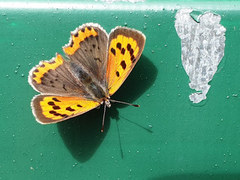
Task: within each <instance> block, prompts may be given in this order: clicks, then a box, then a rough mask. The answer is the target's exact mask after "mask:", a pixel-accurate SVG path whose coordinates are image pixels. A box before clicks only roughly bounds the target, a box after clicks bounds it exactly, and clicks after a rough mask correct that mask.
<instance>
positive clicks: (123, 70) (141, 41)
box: [107, 27, 146, 95]
mask: <svg viewBox="0 0 240 180" xmlns="http://www.w3.org/2000/svg"><path fill="white" fill-rule="evenodd" d="M145 39H146V38H145V36H144V35H143V34H142V33H141V32H140V31H136V30H133V29H129V28H124V27H117V28H115V29H114V30H113V31H112V32H111V33H110V37H109V45H108V46H109V47H108V64H107V82H108V91H109V95H112V94H114V93H115V92H116V91H117V90H118V88H119V87H120V86H121V85H122V83H123V82H124V81H125V79H126V78H127V77H128V75H129V74H130V72H131V71H132V69H133V67H134V66H135V64H136V63H137V61H138V60H139V58H140V56H141V54H142V51H143V48H144V45H145Z"/></svg>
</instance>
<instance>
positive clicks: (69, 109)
mask: <svg viewBox="0 0 240 180" xmlns="http://www.w3.org/2000/svg"><path fill="white" fill-rule="evenodd" d="M66 110H67V111H75V109H72V108H71V107H70V106H69V107H67V108H66Z"/></svg>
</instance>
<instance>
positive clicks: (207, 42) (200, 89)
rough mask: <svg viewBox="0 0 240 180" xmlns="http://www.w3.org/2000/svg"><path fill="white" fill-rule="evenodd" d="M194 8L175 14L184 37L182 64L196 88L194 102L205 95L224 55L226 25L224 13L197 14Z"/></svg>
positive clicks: (177, 28) (197, 101)
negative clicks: (193, 14) (224, 25)
mask: <svg viewBox="0 0 240 180" xmlns="http://www.w3.org/2000/svg"><path fill="white" fill-rule="evenodd" d="M191 13H194V11H193V10H192V9H181V10H179V11H178V12H177V14H176V16H175V18H176V21H175V28H176V31H177V34H178V36H179V37H180V39H181V46H182V55H181V58H182V64H183V67H184V69H185V71H186V73H187V75H188V76H189V80H190V83H189V87H190V88H192V89H195V90H196V91H197V92H196V93H192V94H191V95H190V96H189V98H190V100H191V101H192V102H193V103H199V102H201V101H202V100H204V99H206V98H207V97H206V94H207V93H208V90H209V88H210V85H209V84H208V82H209V81H211V80H212V78H213V76H214V74H215V73H216V71H217V67H218V64H219V63H220V61H221V60H222V58H223V56H224V48H225V32H226V29H225V28H224V27H223V26H222V25H221V24H220V21H221V16H220V15H216V14H213V13H210V12H206V13H204V14H203V15H200V16H199V17H198V18H197V21H198V22H196V21H195V20H194V19H193V18H192V16H191Z"/></svg>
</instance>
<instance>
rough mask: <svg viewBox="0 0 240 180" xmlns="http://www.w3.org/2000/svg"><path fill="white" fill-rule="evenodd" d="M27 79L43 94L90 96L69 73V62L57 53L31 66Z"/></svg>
mask: <svg viewBox="0 0 240 180" xmlns="http://www.w3.org/2000/svg"><path fill="white" fill-rule="evenodd" d="M28 81H29V84H31V86H32V87H33V88H34V89H35V90H37V91H38V92H40V93H43V94H51V95H54V94H55V95H66V96H74V95H77V96H83V97H90V95H89V93H88V92H87V91H86V90H85V87H84V86H83V85H82V84H81V83H80V82H79V81H78V80H77V78H75V77H74V76H73V74H72V73H71V70H70V64H69V62H68V61H65V60H64V59H63V58H62V56H61V55H59V54H57V55H56V57H54V58H53V59H51V60H50V61H41V62H40V63H39V65H37V66H36V67H34V68H32V70H31V71H30V72H29V77H28Z"/></svg>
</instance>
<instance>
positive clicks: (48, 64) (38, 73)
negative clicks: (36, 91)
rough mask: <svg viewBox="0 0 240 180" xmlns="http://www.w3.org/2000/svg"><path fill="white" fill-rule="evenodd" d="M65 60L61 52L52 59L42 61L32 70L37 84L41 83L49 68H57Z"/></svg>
mask: <svg viewBox="0 0 240 180" xmlns="http://www.w3.org/2000/svg"><path fill="white" fill-rule="evenodd" d="M63 62H64V60H63V58H62V56H61V55H59V54H57V56H56V57H55V58H53V59H52V60H50V61H42V62H41V63H40V65H38V66H37V67H36V68H35V69H34V70H33V72H32V75H33V80H34V81H36V83H37V84H41V82H42V78H43V76H44V74H46V73H47V72H48V71H49V70H55V69H56V68H57V67H59V66H60V65H61V64H63Z"/></svg>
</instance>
